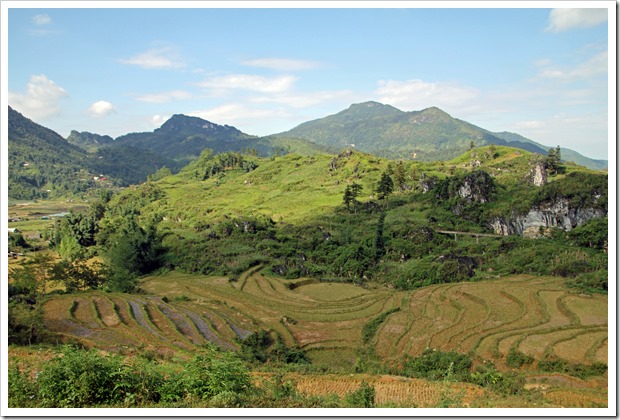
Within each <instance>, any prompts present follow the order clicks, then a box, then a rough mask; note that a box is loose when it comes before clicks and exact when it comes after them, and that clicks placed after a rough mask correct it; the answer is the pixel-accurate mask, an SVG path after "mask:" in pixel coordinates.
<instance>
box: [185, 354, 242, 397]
mask: <svg viewBox="0 0 620 420" xmlns="http://www.w3.org/2000/svg"><path fill="white" fill-rule="evenodd" d="M183 380H184V384H185V387H186V389H187V392H188V393H189V394H190V395H192V396H197V397H199V398H203V399H209V398H211V397H214V396H216V395H218V394H221V393H223V392H233V393H238V394H245V393H247V392H249V391H250V390H252V388H253V386H252V378H251V377H250V374H249V373H248V370H247V367H246V366H245V364H244V363H243V361H242V360H241V359H240V358H239V356H237V355H236V354H235V353H232V352H229V351H217V350H216V349H215V347H213V346H207V347H206V350H205V352H204V353H203V354H199V355H196V356H194V358H193V359H192V360H191V361H190V362H188V363H187V364H185V375H184V378H183Z"/></svg>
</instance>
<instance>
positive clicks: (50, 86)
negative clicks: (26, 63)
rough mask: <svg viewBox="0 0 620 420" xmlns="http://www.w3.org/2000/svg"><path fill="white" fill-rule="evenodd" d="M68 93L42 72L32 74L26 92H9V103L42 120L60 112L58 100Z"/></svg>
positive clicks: (33, 117)
mask: <svg viewBox="0 0 620 420" xmlns="http://www.w3.org/2000/svg"><path fill="white" fill-rule="evenodd" d="M68 95H69V94H68V93H67V91H66V90H64V89H63V88H62V87H60V86H58V85H57V84H56V83H54V81H52V80H50V79H48V78H47V76H45V75H44V74H40V75H33V76H31V77H30V82H28V84H27V85H26V93H15V92H9V103H10V104H11V106H12V107H14V108H15V109H16V110H18V111H19V112H21V113H22V114H24V115H26V116H28V117H29V118H32V119H34V120H43V119H45V118H49V117H52V116H54V115H58V114H60V113H61V109H60V100H61V99H62V98H64V97H66V96H68Z"/></svg>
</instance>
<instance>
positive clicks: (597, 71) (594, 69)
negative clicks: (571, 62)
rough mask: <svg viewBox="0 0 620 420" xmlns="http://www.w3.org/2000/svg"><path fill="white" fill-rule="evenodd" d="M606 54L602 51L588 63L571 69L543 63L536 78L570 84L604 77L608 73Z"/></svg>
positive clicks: (548, 62) (549, 62)
mask: <svg viewBox="0 0 620 420" xmlns="http://www.w3.org/2000/svg"><path fill="white" fill-rule="evenodd" d="M607 60H608V54H607V51H602V52H600V53H598V54H596V55H595V56H593V57H592V58H590V59H589V60H588V61H586V62H584V63H581V64H579V65H577V66H575V67H573V68H559V67H557V66H552V65H551V61H547V62H545V65H543V66H542V69H541V71H540V73H539V74H538V77H540V78H543V79H555V80H560V81H567V82H572V81H575V80H581V79H588V78H592V77H595V76H600V75H605V74H607V72H608V62H607Z"/></svg>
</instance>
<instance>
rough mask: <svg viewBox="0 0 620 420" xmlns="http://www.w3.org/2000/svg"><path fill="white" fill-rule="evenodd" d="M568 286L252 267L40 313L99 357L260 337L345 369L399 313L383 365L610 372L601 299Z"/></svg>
mask: <svg viewBox="0 0 620 420" xmlns="http://www.w3.org/2000/svg"><path fill="white" fill-rule="evenodd" d="M563 283H564V280H563V279H559V278H552V277H528V276H516V277H508V278H503V279H500V280H493V281H481V282H475V283H474V282H472V283H456V284H445V285H434V286H430V287H427V288H424V289H419V290H415V291H411V292H400V291H398V292H397V291H394V290H389V289H366V288H362V287H358V286H353V285H350V284H336V283H331V284H330V283H318V282H317V281H316V280H314V279H299V280H295V281H291V280H284V279H280V278H276V277H271V276H267V275H263V274H261V272H260V268H259V267H257V268H255V269H253V270H250V271H248V272H246V273H244V274H243V275H242V276H241V277H240V278H239V280H238V281H236V282H230V281H228V280H227V279H225V278H219V277H204V276H190V275H184V274H179V273H169V274H166V275H164V276H158V277H149V278H145V279H144V280H143V281H142V283H141V288H142V289H143V290H145V291H147V293H148V294H147V295H123V294H106V293H102V292H88V293H79V294H73V295H58V296H55V297H52V298H50V300H48V301H47V302H46V304H45V305H44V311H45V319H46V323H47V326H48V328H49V329H50V330H52V331H55V332H57V333H59V334H62V335H64V336H66V337H68V338H72V339H74V340H81V341H83V342H84V343H85V344H87V345H93V346H97V347H99V348H104V349H106V348H110V349H113V348H120V347H124V348H140V349H150V350H153V351H156V352H160V353H164V354H180V355H183V354H191V352H192V349H194V348H195V347H196V346H199V345H201V344H204V343H206V342H207V341H209V342H213V343H216V344H218V345H220V346H222V347H225V348H234V347H236V345H237V341H236V340H237V339H238V338H244V337H245V336H247V335H248V334H250V332H252V331H257V330H259V329H261V328H262V329H267V330H270V329H271V330H274V331H276V332H277V333H278V334H279V335H280V336H281V337H282V339H283V340H284V341H285V342H286V343H287V344H288V345H299V346H301V347H302V348H304V349H305V350H306V351H307V352H308V355H309V356H310V358H311V359H312V360H313V361H314V362H315V363H318V364H329V365H331V366H336V367H337V366H348V367H350V366H351V365H352V364H353V363H354V362H355V359H356V350H357V349H358V348H360V347H363V346H364V343H363V341H362V336H361V332H362V328H363V327H364V325H365V324H366V323H368V322H369V321H370V320H372V319H374V318H376V317H377V316H378V315H380V314H381V313H384V312H386V311H388V310H390V309H392V308H400V311H398V312H394V313H392V314H390V315H389V316H388V317H387V319H386V320H385V321H384V322H383V323H382V324H381V325H380V327H379V329H378V331H377V333H376V334H375V336H374V337H373V338H371V340H370V341H369V345H370V346H373V347H374V348H375V350H376V352H377V354H378V355H379V356H381V357H382V358H383V359H384V360H388V361H389V360H392V361H399V360H402V356H403V355H404V354H410V355H418V354H420V353H422V351H424V350H425V349H426V348H436V349H441V350H453V351H457V352H460V353H468V354H471V355H474V356H475V357H477V358H479V359H485V360H493V361H494V362H496V364H497V365H498V367H501V366H503V360H504V358H505V356H506V354H507V353H508V352H509V351H510V350H511V349H516V350H519V351H521V352H523V353H525V354H528V355H531V356H533V357H534V358H536V359H540V358H542V357H547V356H557V357H560V358H562V359H566V360H569V361H572V362H576V363H586V364H589V363H593V362H604V363H607V317H608V315H607V297H606V296H602V295H592V296H590V295H581V294H575V293H574V292H571V291H569V290H568V289H566V288H565V286H564V285H563Z"/></svg>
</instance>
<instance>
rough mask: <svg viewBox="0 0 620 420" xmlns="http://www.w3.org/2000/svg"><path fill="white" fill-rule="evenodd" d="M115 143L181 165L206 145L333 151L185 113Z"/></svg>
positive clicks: (225, 149)
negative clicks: (151, 153) (255, 134)
mask: <svg viewBox="0 0 620 420" xmlns="http://www.w3.org/2000/svg"><path fill="white" fill-rule="evenodd" d="M114 144H115V145H127V146H132V147H136V148H138V149H144V150H150V151H152V152H154V153H158V154H160V155H162V156H166V157H168V158H170V159H174V160H176V161H177V162H179V163H180V164H187V163H189V162H191V161H192V160H194V159H195V158H197V157H198V156H200V153H201V152H202V151H203V150H204V149H207V148H208V149H211V150H213V152H215V153H222V152H229V151H240V150H247V151H252V152H255V153H256V154H260V155H264V156H269V155H273V154H276V153H284V152H296V153H300V154H316V153H324V152H330V151H331V149H330V148H328V147H323V146H320V145H315V144H312V143H310V142H308V141H306V140H303V139H287V138H285V137H282V136H280V137H277V138H276V137H273V136H266V137H258V136H253V135H250V134H246V133H244V132H242V131H240V130H238V129H237V128H235V127H232V126H229V125H219V124H215V123H213V122H210V121H207V120H204V119H202V118H199V117H191V116H187V115H183V114H175V115H173V116H172V117H170V118H169V119H168V120H167V121H166V122H164V123H163V124H162V125H161V127H159V128H156V129H155V130H154V131H152V132H142V133H129V134H125V135H123V136H120V137H117V138H116V139H115V141H114Z"/></svg>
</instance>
